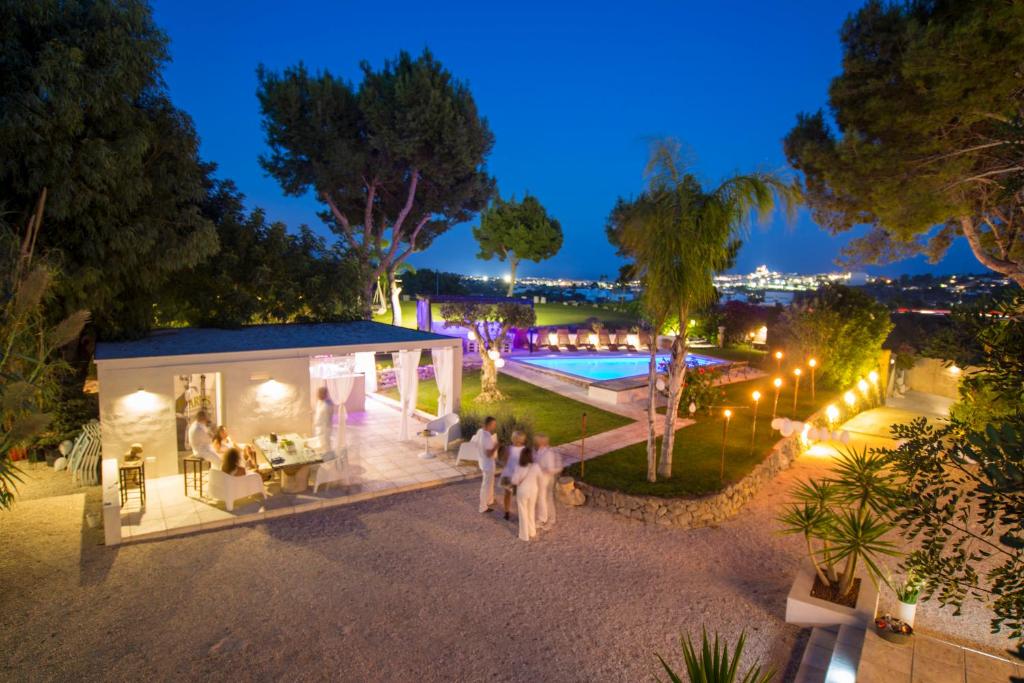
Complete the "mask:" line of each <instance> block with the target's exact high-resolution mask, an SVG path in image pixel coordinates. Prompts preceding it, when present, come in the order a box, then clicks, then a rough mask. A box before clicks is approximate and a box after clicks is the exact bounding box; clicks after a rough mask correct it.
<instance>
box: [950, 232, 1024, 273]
mask: <svg viewBox="0 0 1024 683" xmlns="http://www.w3.org/2000/svg"><path fill="white" fill-rule="evenodd" d="M960 229H961V230H962V231H963V233H964V237H966V238H967V244H969V245H970V247H971V251H972V252H974V257H975V258H976V259H978V261H980V262H981V264H982V265H983V266H985V267H986V268H989V269H990V270H994V271H995V272H997V273H1000V274H1001V275H1005V276H1006V277H1008V278H1010V279H1011V280H1013V281H1014V282H1015V283H1017V286H1018V287H1024V263H1017V262H1015V261H1013V260H1011V259H1010V258H999V257H997V256H993V255H992V254H990V253H988V252H987V251H985V247H984V245H982V243H981V230H980V228H979V227H978V222H977V221H976V220H975V219H973V218H971V217H970V216H961V217H960Z"/></svg>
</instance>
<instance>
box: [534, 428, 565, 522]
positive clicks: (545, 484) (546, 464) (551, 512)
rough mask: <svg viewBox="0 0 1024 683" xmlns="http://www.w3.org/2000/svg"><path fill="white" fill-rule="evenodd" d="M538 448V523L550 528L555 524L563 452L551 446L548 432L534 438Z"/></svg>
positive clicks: (535, 446)
mask: <svg viewBox="0 0 1024 683" xmlns="http://www.w3.org/2000/svg"><path fill="white" fill-rule="evenodd" d="M533 444H534V448H535V449H536V450H537V464H538V465H540V472H541V478H540V495H539V497H538V498H537V524H538V526H540V528H541V529H544V530H547V529H550V528H551V527H552V526H554V524H555V482H556V481H557V480H558V475H560V474H561V473H562V454H561V453H559V452H558V451H556V450H555V449H554V448H552V447H551V440H550V439H548V437H547V435H546V434H538V435H537V436H536V437H535V438H534V440H533Z"/></svg>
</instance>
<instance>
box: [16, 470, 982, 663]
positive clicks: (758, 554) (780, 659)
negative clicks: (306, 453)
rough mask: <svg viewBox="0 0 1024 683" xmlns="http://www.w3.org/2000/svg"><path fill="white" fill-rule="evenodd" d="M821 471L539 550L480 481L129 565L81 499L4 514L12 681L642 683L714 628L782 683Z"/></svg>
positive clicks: (574, 533) (567, 523)
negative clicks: (791, 606)
mask: <svg viewBox="0 0 1024 683" xmlns="http://www.w3.org/2000/svg"><path fill="white" fill-rule="evenodd" d="M821 462H822V461H820V460H814V459H813V458H803V459H801V460H800V461H799V462H798V464H797V466H796V467H795V468H794V469H793V470H790V471H789V472H787V473H785V474H784V475H782V476H781V477H780V478H779V480H778V481H777V483H776V485H775V486H773V487H771V489H770V490H768V491H765V492H763V493H762V494H761V495H760V496H758V497H757V498H756V499H755V500H754V501H753V503H752V504H751V505H750V506H749V507H748V508H747V509H746V510H745V511H744V512H743V513H742V514H741V515H740V517H738V518H737V519H735V520H733V521H731V522H729V523H727V524H724V525H722V526H721V527H718V528H709V529H700V530H693V531H677V530H670V529H662V528H658V527H647V526H644V525H642V524H640V523H637V522H631V521H629V520H625V519H623V518H620V517H616V516H613V515H610V514H607V513H604V512H601V511H596V510H592V509H587V508H581V509H566V508H564V507H562V508H560V509H559V525H558V527H557V528H556V530H555V531H553V532H551V533H549V534H547V535H545V536H544V537H543V538H542V540H541V541H539V542H537V543H533V544H525V543H522V542H520V541H518V540H516V539H515V537H514V529H513V528H512V526H511V525H509V524H507V523H505V522H503V521H502V520H501V519H500V517H496V516H492V515H487V516H483V515H480V514H478V513H477V512H476V509H475V507H476V502H475V501H476V495H477V491H478V489H477V485H476V484H474V483H472V482H467V483H459V484H454V485H449V486H446V487H442V488H439V489H432V490H425V491H419V492H414V493H410V494H404V495H399V496H392V497H388V498H383V499H378V500H374V501H367V502H364V503H360V504H356V505H352V506H348V507H342V508H335V509H331V510H324V511H321V512H316V513H309V514H305V515H299V516H295V517H291V518H283V519H275V520H270V521H267V522H264V523H262V524H259V525H253V526H245V527H238V528H233V529H227V530H219V531H213V532H208V533H203V534H196V535H193V536H187V537H181V538H173V539H167V540H162V541H157V542H152V543H143V544H136V545H128V546H122V547H120V548H118V549H115V550H111V549H107V548H104V547H101V546H98V545H97V544H98V542H99V540H100V539H99V534H98V533H97V532H95V531H92V530H86V531H84V532H83V530H82V526H83V525H82V522H81V519H82V514H83V511H84V510H85V509H86V508H87V506H88V505H89V503H88V501H86V496H85V495H84V494H81V493H78V494H71V495H66V496H60V497H56V498H50V499H45V500H27V501H25V502H23V503H19V504H18V506H17V507H16V508H15V511H14V512H12V513H10V514H6V513H5V514H0V539H3V543H4V547H5V549H6V550H7V552H4V553H0V581H2V585H3V586H4V590H3V591H0V652H3V653H4V656H3V657H2V658H0V679H2V680H12V681H13V680H18V681H26V680H184V679H199V678H202V679H208V680H229V679H230V680H233V681H248V680H282V679H287V680H298V681H303V680H323V679H330V680H343V681H456V680H457V681H638V680H644V681H649V680H651V679H652V677H653V676H655V675H656V674H657V672H658V671H657V666H656V660H655V658H654V654H653V653H655V652H660V653H662V654H663V655H665V656H666V657H667V658H668V659H669V660H670V661H674V662H677V663H678V662H679V661H680V656H679V650H678V637H679V634H680V633H681V632H689V633H693V634H699V631H700V628H701V625H705V624H706V625H707V627H708V628H709V629H711V630H713V629H717V630H719V631H720V632H722V633H723V635H725V636H727V637H728V638H730V639H735V637H736V636H737V635H738V634H739V632H740V631H741V630H742V629H746V630H747V633H748V638H749V643H748V650H747V659H746V661H748V662H749V661H752V658H754V657H757V658H762V659H764V660H766V661H768V662H770V663H772V664H774V665H775V666H776V667H778V668H779V669H780V670H781V671H788V674H789V675H788V676H787V679H788V678H789V677H791V676H792V673H793V671H795V664H794V662H795V661H798V660H799V656H800V654H801V652H800V648H798V647H796V646H797V645H799V644H800V641H801V640H802V639H803V638H805V637H806V634H805V632H802V631H801V630H800V629H797V628H795V627H792V626H787V625H786V624H784V623H783V621H782V618H783V613H784V609H785V595H786V592H787V590H788V588H789V584H790V580H791V577H792V575H793V571H794V569H795V568H796V566H797V564H798V562H799V558H800V550H801V542H800V540H799V539H796V538H792V537H782V536H779V535H777V534H776V533H774V529H775V527H776V525H775V524H774V522H772V518H773V517H774V515H775V511H776V509H777V506H778V505H779V504H780V503H781V502H782V500H783V498H784V496H785V493H784V492H785V488H786V487H787V485H788V482H789V481H791V480H792V479H793V478H794V477H797V476H800V477H806V476H808V475H809V474H811V473H815V472H817V471H819V470H820V468H821ZM919 619H921V617H919ZM982 623H983V622H982ZM979 631H980V633H982V634H983V633H984V628H983V627H982V628H980V629H979Z"/></svg>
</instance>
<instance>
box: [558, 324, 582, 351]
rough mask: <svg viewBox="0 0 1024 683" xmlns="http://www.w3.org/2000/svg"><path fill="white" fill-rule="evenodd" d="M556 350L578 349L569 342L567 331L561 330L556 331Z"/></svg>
mask: <svg viewBox="0 0 1024 683" xmlns="http://www.w3.org/2000/svg"><path fill="white" fill-rule="evenodd" d="M557 334H558V350H559V351H578V350H579V349H578V348H577V347H576V345H575V344H573V343H572V342H570V341H569V330H567V329H561V330H558V333H557Z"/></svg>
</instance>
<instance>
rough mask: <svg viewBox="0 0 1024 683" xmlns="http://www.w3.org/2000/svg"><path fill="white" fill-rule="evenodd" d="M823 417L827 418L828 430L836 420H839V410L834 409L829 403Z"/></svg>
mask: <svg viewBox="0 0 1024 683" xmlns="http://www.w3.org/2000/svg"><path fill="white" fill-rule="evenodd" d="M825 417H826V418H828V426H829V429H831V428H832V427H834V426H835V424H836V420H838V419H839V408H836V407H835V405H834V404H832V403H829V404H828V406H827V407H826V408H825Z"/></svg>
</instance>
